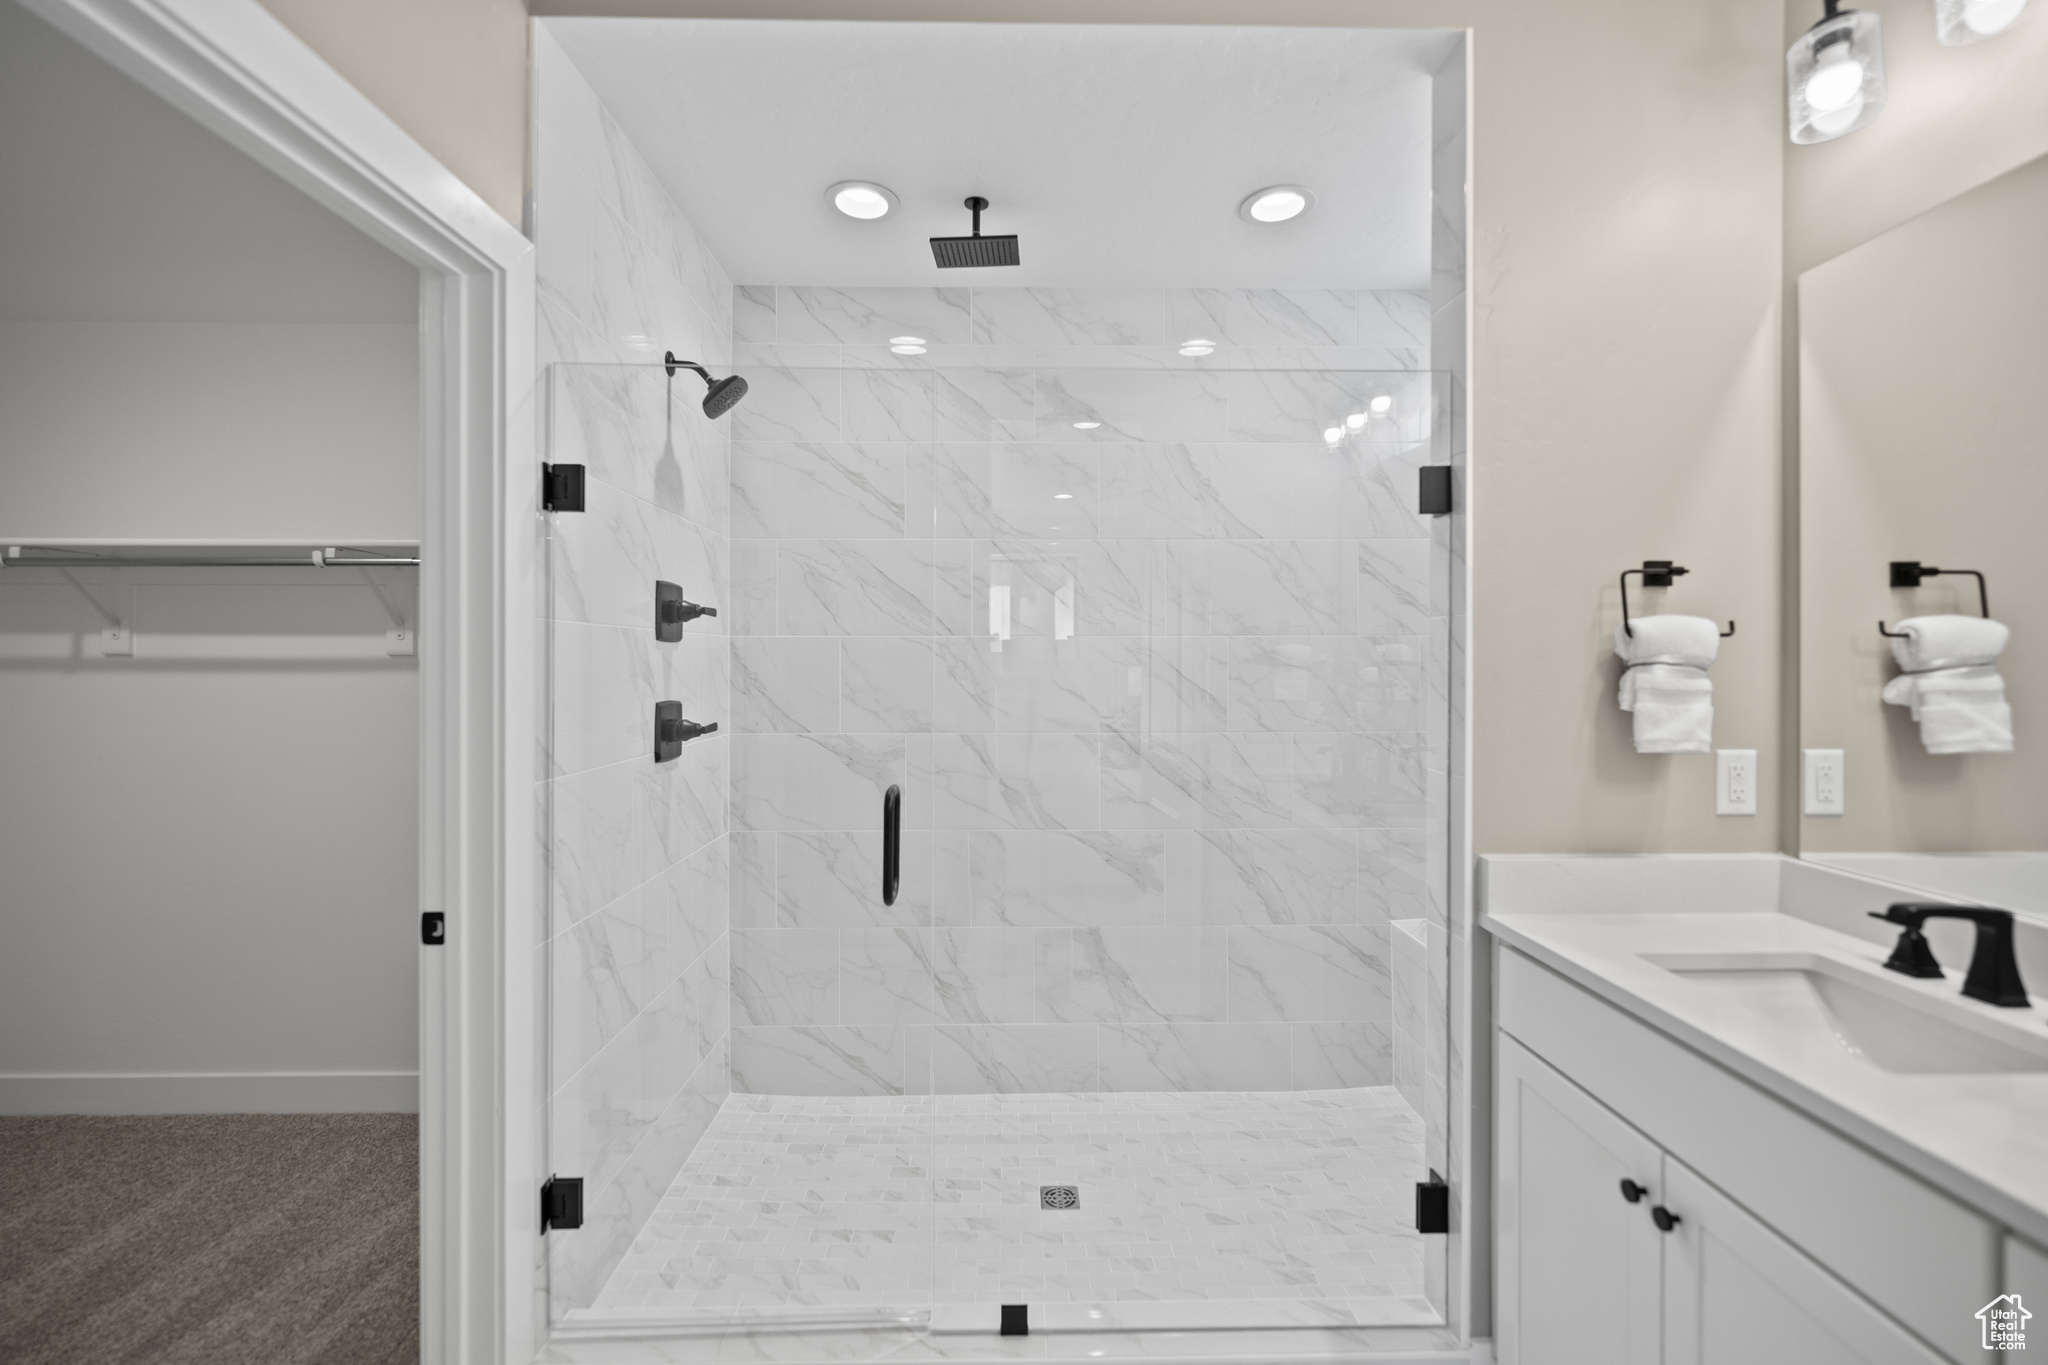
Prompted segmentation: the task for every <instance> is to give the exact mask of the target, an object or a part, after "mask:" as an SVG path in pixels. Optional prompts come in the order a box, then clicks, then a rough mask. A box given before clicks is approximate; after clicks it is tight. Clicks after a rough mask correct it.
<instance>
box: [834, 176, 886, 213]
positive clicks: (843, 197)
mask: <svg viewBox="0 0 2048 1365" xmlns="http://www.w3.org/2000/svg"><path fill="white" fill-rule="evenodd" d="M825 202H826V203H828V204H830V205H831V206H832V207H833V208H835V209H838V210H839V211H840V212H841V213H843V214H845V215H846V216H847V217H848V218H880V217H882V216H883V215H885V214H887V213H888V212H889V211H890V210H891V209H893V208H895V207H896V196H895V194H894V193H893V192H892V191H891V190H890V189H889V188H888V187H887V186H886V185H877V184H876V183H875V182H874V181H872V180H842V181H840V182H839V183H838V184H836V185H833V186H831V187H830V188H829V189H827V190H826V191H825Z"/></svg>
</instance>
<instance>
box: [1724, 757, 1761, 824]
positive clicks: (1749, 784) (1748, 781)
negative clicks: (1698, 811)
mask: <svg viewBox="0 0 2048 1365" xmlns="http://www.w3.org/2000/svg"><path fill="white" fill-rule="evenodd" d="M1714 814H1716V815H1755V814H1756V750H1754V749H1716V750H1714Z"/></svg>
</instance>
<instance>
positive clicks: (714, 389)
mask: <svg viewBox="0 0 2048 1365" xmlns="http://www.w3.org/2000/svg"><path fill="white" fill-rule="evenodd" d="M661 367H662V368H663V369H665V370H667V371H668V377H669V378H670V379H674V378H675V377H676V371H677V370H695V371H696V372H697V373H698V374H699V375H701V376H702V377H703V379H704V382H705V383H706V384H708V385H709V386H710V387H709V388H708V389H707V390H706V391H705V394H704V415H705V416H706V417H713V418H716V417H723V416H725V414H727V413H728V412H731V411H732V410H733V409H734V408H735V407H737V406H738V405H739V401H740V400H741V399H742V398H745V397H746V396H747V381H746V380H744V379H742V378H740V377H739V376H738V375H736V374H729V375H727V376H726V377H725V378H723V379H713V378H712V377H711V371H709V370H707V369H705V368H704V367H703V366H702V365H699V364H698V363H697V362H696V361H694V360H677V359H676V353H675V352H674V351H664V352H663V353H662V357H661Z"/></svg>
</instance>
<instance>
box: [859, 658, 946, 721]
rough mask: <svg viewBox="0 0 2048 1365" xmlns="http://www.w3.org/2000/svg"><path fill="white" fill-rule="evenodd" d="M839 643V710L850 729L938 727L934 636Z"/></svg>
mask: <svg viewBox="0 0 2048 1365" xmlns="http://www.w3.org/2000/svg"><path fill="white" fill-rule="evenodd" d="M839 643H840V656H839V710H840V716H841V721H840V724H841V725H842V726H843V727H844V728H845V729H847V730H852V731H871V730H872V731H899V730H900V731H915V730H930V729H931V728H932V680H933V668H934V662H933V658H932V654H933V648H932V647H933V645H934V643H936V642H935V641H934V640H933V639H932V638H930V637H904V636H889V635H870V636H848V637H846V638H845V640H844V641H842V642H839ZM944 643H946V644H951V643H953V642H952V641H950V640H949V641H945V642H944Z"/></svg>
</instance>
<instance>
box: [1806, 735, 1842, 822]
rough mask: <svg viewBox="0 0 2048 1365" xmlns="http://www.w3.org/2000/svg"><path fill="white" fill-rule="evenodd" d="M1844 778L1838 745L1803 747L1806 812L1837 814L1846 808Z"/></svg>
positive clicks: (1809, 813) (1812, 813)
mask: <svg viewBox="0 0 2048 1365" xmlns="http://www.w3.org/2000/svg"><path fill="white" fill-rule="evenodd" d="M1846 786H1847V778H1846V776H1845V773H1844V765H1843V758H1842V751H1841V750H1840V749H1808V750H1807V751H1806V781H1805V787H1806V813H1807V814H1808V815H1841V814H1842V813H1843V812H1844V811H1846V810H1847V809H1848V801H1847V795H1848V794H1847V792H1846V790H1845V788H1846Z"/></svg>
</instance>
